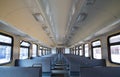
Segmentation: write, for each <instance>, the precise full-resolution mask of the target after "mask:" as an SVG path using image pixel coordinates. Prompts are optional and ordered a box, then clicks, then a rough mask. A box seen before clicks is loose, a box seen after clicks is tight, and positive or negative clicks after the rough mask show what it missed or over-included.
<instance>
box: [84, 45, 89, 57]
mask: <svg viewBox="0 0 120 77" xmlns="http://www.w3.org/2000/svg"><path fill="white" fill-rule="evenodd" d="M84 48H85V57H89V45H88V44H85V47H84Z"/></svg>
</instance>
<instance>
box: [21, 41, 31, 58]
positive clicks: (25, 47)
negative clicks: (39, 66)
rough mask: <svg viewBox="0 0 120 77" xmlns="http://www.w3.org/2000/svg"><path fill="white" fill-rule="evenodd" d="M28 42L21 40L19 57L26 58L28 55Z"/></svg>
mask: <svg viewBox="0 0 120 77" xmlns="http://www.w3.org/2000/svg"><path fill="white" fill-rule="evenodd" d="M29 50H30V43H28V42H25V41H22V42H21V44H20V56H19V58H20V59H27V58H28V57H29V55H28V54H29Z"/></svg>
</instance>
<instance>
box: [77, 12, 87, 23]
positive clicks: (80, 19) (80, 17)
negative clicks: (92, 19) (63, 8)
mask: <svg viewBox="0 0 120 77" xmlns="http://www.w3.org/2000/svg"><path fill="white" fill-rule="evenodd" d="M86 17H87V14H86V13H79V15H78V17H77V23H80V22H81V21H84V20H85V19H86Z"/></svg>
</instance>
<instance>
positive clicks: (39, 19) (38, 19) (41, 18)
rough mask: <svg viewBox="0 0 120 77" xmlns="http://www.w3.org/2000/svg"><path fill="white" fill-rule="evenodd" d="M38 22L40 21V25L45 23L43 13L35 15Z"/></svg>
mask: <svg viewBox="0 0 120 77" xmlns="http://www.w3.org/2000/svg"><path fill="white" fill-rule="evenodd" d="M33 16H34V18H35V20H36V21H39V22H40V23H44V18H43V16H42V14H41V13H35V14H33Z"/></svg>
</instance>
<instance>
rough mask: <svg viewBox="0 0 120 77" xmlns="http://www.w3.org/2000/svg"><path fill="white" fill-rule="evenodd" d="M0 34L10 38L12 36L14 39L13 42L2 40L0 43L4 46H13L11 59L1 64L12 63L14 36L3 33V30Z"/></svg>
mask: <svg viewBox="0 0 120 77" xmlns="http://www.w3.org/2000/svg"><path fill="white" fill-rule="evenodd" d="M0 35H3V36H6V37H9V38H11V40H12V41H11V44H8V43H3V42H0V45H3V46H11V54H10V61H9V62H5V63H0V65H4V64H9V63H11V62H12V60H13V57H12V56H13V46H14V38H13V36H11V35H8V34H6V33H2V32H0Z"/></svg>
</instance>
